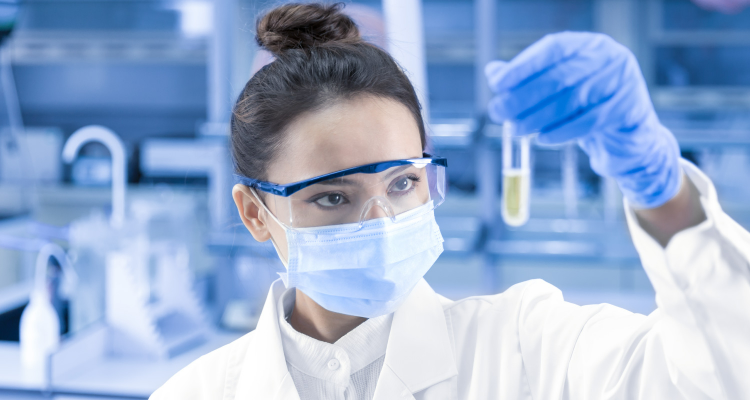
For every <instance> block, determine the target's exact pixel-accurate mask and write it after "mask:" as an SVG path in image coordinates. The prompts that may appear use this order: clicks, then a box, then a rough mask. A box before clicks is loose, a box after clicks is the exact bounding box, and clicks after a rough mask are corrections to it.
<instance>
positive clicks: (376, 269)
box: [266, 203, 443, 318]
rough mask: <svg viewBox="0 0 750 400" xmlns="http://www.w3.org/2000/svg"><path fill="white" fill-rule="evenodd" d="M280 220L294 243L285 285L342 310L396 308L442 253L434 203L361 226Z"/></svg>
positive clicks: (369, 314) (368, 313) (369, 313)
mask: <svg viewBox="0 0 750 400" xmlns="http://www.w3.org/2000/svg"><path fill="white" fill-rule="evenodd" d="M266 211H267V212H268V210H266ZM268 214H269V215H271V216H272V217H273V214H272V213H270V212H268ZM273 218H274V219H276V217H273ZM277 222H278V221H277ZM279 225H280V226H281V227H282V228H284V230H285V232H286V240H287V243H288V247H289V251H288V254H289V256H288V260H287V262H285V263H284V265H285V267H286V269H287V272H286V273H280V274H279V275H281V278H282V280H283V281H284V284H285V285H286V287H296V288H298V289H300V290H302V292H304V293H305V294H306V295H308V296H310V298H312V299H313V300H314V301H315V302H316V303H318V304H320V305H321V306H322V307H323V308H325V309H327V310H329V311H333V312H337V313H340V314H347V315H356V316H359V317H365V318H374V317H378V316H381V315H386V314H389V313H392V312H393V311H395V310H396V309H397V308H398V307H399V306H400V305H401V303H403V301H404V300H405V299H406V297H407V296H408V295H409V293H411V291H412V289H413V288H414V286H416V284H417V283H418V282H419V281H420V279H422V277H423V276H424V275H425V273H427V271H428V270H429V269H430V267H432V264H433V263H434V262H435V260H437V258H438V256H440V254H441V253H442V252H443V237H442V235H441V234H440V229H439V228H438V225H437V223H436V222H435V213H434V211H433V207H432V205H431V204H429V203H428V204H425V205H423V206H421V207H418V208H416V209H414V210H411V211H408V212H406V213H403V214H400V215H398V216H396V217H395V219H393V220H392V219H391V218H378V219H372V220H367V221H365V222H364V223H363V225H362V227H361V228H360V229H358V230H356V231H352V229H351V227H349V226H345V225H334V226H323V227H316V228H303V229H289V228H286V227H284V225H283V224H281V223H279ZM357 225H359V224H357ZM274 246H276V244H275V243H274ZM277 251H278V248H277ZM280 256H281V255H280ZM282 261H283V257H282Z"/></svg>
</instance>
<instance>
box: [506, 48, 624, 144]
mask: <svg viewBox="0 0 750 400" xmlns="http://www.w3.org/2000/svg"><path fill="white" fill-rule="evenodd" d="M619 58H621V57H617V58H615V59H613V60H612V61H611V62H610V63H609V64H608V65H606V66H604V67H603V68H601V69H600V70H599V71H598V72H597V73H596V74H594V75H593V76H591V77H589V78H588V79H586V81H585V82H583V83H581V84H579V85H577V86H575V87H573V88H571V89H569V90H564V91H561V92H559V93H557V94H556V95H555V96H553V97H552V98H550V99H549V100H548V101H546V102H545V104H543V105H542V106H541V107H539V108H537V109H534V110H532V112H531V113H530V114H526V115H524V116H523V118H519V119H518V121H517V125H518V130H519V132H521V131H523V132H535V131H539V133H540V135H539V138H538V139H537V140H538V141H539V142H540V143H562V142H565V141H568V140H570V139H573V138H576V137H579V136H583V135H585V134H587V133H588V132H590V131H591V129H592V128H593V125H594V124H595V123H597V122H598V121H599V118H600V117H602V116H604V117H608V118H620V116H618V115H610V114H611V113H608V112H607V111H606V110H605V108H606V107H607V105H606V103H607V101H608V100H610V99H612V97H613V96H614V95H615V94H616V93H618V92H620V91H622V92H628V91H629V88H628V86H629V85H633V84H634V82H633V81H623V79H622V75H623V71H624V70H625V69H626V68H625V67H626V62H623V61H622V60H620V59H619Z"/></svg>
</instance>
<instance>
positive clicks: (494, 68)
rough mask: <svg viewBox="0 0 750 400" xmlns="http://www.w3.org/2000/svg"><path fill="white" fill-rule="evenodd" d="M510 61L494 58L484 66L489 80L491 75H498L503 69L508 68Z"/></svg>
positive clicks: (485, 74)
mask: <svg viewBox="0 0 750 400" xmlns="http://www.w3.org/2000/svg"><path fill="white" fill-rule="evenodd" d="M507 66H508V61H502V60H494V61H490V62H488V63H487V65H485V66H484V76H485V77H487V80H488V81H489V79H490V77H491V76H498V75H499V74H500V73H502V71H503V70H504V69H505V68H507Z"/></svg>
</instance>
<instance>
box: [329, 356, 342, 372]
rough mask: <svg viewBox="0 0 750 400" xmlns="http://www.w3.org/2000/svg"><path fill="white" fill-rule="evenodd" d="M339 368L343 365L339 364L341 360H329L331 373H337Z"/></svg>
mask: <svg viewBox="0 0 750 400" xmlns="http://www.w3.org/2000/svg"><path fill="white" fill-rule="evenodd" d="M339 366H341V363H340V362H339V360H337V359H335V358H332V359H330V360H328V369H330V370H331V371H335V370H337V369H339Z"/></svg>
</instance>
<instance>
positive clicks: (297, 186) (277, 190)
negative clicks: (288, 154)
mask: <svg viewBox="0 0 750 400" xmlns="http://www.w3.org/2000/svg"><path fill="white" fill-rule="evenodd" d="M422 157H423V158H409V159H405V160H394V161H383V162H379V163H372V164H367V165H360V166H359V167H352V168H347V169H342V170H341V171H336V172H331V173H330V174H325V175H320V176H316V177H314V178H310V179H306V180H304V181H299V182H294V183H289V184H286V185H279V184H277V183H271V182H265V181H260V180H257V179H253V178H248V177H246V176H242V175H238V174H234V177H235V179H236V180H237V181H238V182H239V183H241V184H243V185H245V186H247V187H252V188H256V189H258V190H261V191H264V192H266V193H271V194H275V195H277V196H282V197H289V196H291V195H292V194H294V193H296V192H298V191H300V190H302V189H304V188H306V187H308V186H312V185H314V184H316V183H318V182H322V181H326V180H329V179H334V178H340V177H342V176H347V175H353V174H377V173H379V172H383V171H385V170H387V169H389V168H393V167H397V166H399V165H409V164H418V165H429V164H435V165H441V166H443V167H446V168H447V167H448V159H446V158H444V157H435V156H433V155H431V154H427V153H423V154H422Z"/></svg>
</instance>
